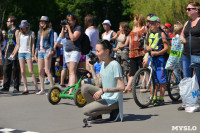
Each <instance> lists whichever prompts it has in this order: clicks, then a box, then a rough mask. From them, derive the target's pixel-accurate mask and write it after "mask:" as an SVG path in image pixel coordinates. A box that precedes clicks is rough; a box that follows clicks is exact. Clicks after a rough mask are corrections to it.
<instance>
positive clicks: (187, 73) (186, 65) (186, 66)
mask: <svg viewBox="0 0 200 133" xmlns="http://www.w3.org/2000/svg"><path fill="white" fill-rule="evenodd" d="M190 64H191V59H190V56H185V55H183V77H184V78H187V77H192V76H193V70H194V71H195V74H196V76H197V80H198V83H199V86H200V68H199V69H196V68H190Z"/></svg>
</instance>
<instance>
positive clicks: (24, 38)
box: [19, 34, 31, 53]
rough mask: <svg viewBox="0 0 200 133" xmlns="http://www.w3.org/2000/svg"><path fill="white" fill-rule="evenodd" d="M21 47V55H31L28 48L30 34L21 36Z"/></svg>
mask: <svg viewBox="0 0 200 133" xmlns="http://www.w3.org/2000/svg"><path fill="white" fill-rule="evenodd" d="M19 41H20V42H19V43H20V47H19V53H31V52H30V49H29V46H28V34H26V35H23V34H21V35H20V40H19Z"/></svg>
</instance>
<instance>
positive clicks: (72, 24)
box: [61, 14, 83, 94]
mask: <svg viewBox="0 0 200 133" xmlns="http://www.w3.org/2000/svg"><path fill="white" fill-rule="evenodd" d="M66 19H67V22H68V23H67V24H66V25H62V31H61V38H66V39H67V44H66V46H65V55H64V56H65V63H66V64H67V67H68V70H69V83H68V86H71V85H73V84H75V83H77V81H78V80H77V75H76V69H77V65H78V63H79V60H80V57H81V39H82V36H83V34H82V33H83V29H82V27H81V26H79V23H78V19H77V17H76V16H75V15H73V14H69V15H67V17H66ZM65 29H67V32H66V33H65V32H64V30H65ZM72 91H73V89H70V90H69V94H71V93H72Z"/></svg>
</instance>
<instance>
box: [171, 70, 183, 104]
mask: <svg viewBox="0 0 200 133" xmlns="http://www.w3.org/2000/svg"><path fill="white" fill-rule="evenodd" d="M181 79H183V74H182V71H178V70H176V72H174V71H170V72H169V73H168V83H167V91H168V95H169V97H170V98H171V99H172V100H173V101H178V99H179V98H180V93H179V92H180V89H179V86H178V85H179V83H180V80H181Z"/></svg>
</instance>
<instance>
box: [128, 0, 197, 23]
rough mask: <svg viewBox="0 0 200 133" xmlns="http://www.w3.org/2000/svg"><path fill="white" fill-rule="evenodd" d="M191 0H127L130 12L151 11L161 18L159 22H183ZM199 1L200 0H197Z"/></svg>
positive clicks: (142, 12) (145, 13)
mask: <svg viewBox="0 0 200 133" xmlns="http://www.w3.org/2000/svg"><path fill="white" fill-rule="evenodd" d="M189 1H191V0H134V1H133V0H128V2H129V4H130V7H132V9H131V14H132V15H134V14H138V13H139V14H143V15H144V16H147V15H148V14H149V13H153V14H155V15H156V16H158V17H159V18H160V19H161V23H167V22H169V23H172V24H173V23H175V22H176V21H180V22H182V23H185V22H186V21H187V20H188V19H189V18H188V16H187V12H186V10H185V9H186V6H187V3H188V2H189ZM197 1H198V2H200V0H197Z"/></svg>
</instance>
